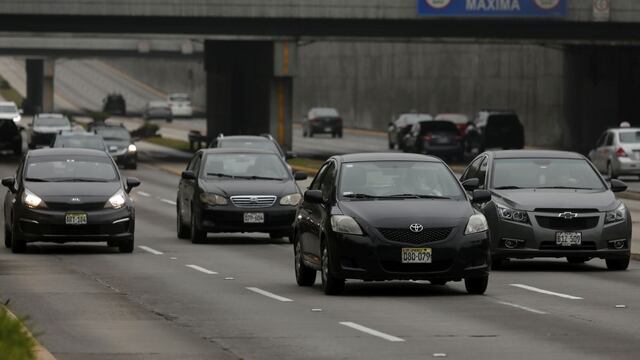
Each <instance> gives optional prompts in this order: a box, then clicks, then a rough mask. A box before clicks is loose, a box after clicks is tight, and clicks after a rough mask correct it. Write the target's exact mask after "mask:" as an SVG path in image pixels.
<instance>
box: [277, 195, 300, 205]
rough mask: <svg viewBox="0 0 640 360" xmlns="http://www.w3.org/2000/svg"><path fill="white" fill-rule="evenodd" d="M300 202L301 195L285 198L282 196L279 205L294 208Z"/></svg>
mask: <svg viewBox="0 0 640 360" xmlns="http://www.w3.org/2000/svg"><path fill="white" fill-rule="evenodd" d="M300 200H302V195H300V194H298V193H296V194H290V195H287V196H283V197H282V199H280V205H291V206H296V205H298V203H299V202H300Z"/></svg>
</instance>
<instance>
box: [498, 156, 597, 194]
mask: <svg viewBox="0 0 640 360" xmlns="http://www.w3.org/2000/svg"><path fill="white" fill-rule="evenodd" d="M493 188H494V189H500V188H511V189H518V188H527V189H529V188H569V189H594V190H595V189H598V190H600V189H603V188H604V184H603V183H602V181H601V180H600V177H599V176H598V174H596V172H595V170H593V168H592V167H591V166H590V165H589V163H587V161H586V160H583V159H547V158H534V159H497V160H495V162H494V165H493Z"/></svg>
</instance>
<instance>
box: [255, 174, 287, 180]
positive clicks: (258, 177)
mask: <svg viewBox="0 0 640 360" xmlns="http://www.w3.org/2000/svg"><path fill="white" fill-rule="evenodd" d="M246 178H249V179H254V180H278V181H281V180H284V179H283V178H274V177H268V176H255V175H254V176H246Z"/></svg>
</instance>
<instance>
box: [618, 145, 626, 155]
mask: <svg viewBox="0 0 640 360" xmlns="http://www.w3.org/2000/svg"><path fill="white" fill-rule="evenodd" d="M616 156H617V157H627V153H626V152H624V149H623V148H621V147H619V148H618V149H617V150H616Z"/></svg>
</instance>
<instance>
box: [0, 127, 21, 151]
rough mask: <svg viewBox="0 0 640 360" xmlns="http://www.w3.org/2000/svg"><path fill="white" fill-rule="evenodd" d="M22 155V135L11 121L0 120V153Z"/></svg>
mask: <svg viewBox="0 0 640 360" xmlns="http://www.w3.org/2000/svg"><path fill="white" fill-rule="evenodd" d="M1 150H10V151H12V152H13V153H14V154H15V155H18V156H19V155H22V134H21V133H20V129H18V126H17V125H16V123H15V122H14V121H13V119H0V151H1Z"/></svg>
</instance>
